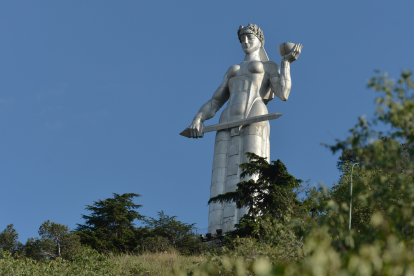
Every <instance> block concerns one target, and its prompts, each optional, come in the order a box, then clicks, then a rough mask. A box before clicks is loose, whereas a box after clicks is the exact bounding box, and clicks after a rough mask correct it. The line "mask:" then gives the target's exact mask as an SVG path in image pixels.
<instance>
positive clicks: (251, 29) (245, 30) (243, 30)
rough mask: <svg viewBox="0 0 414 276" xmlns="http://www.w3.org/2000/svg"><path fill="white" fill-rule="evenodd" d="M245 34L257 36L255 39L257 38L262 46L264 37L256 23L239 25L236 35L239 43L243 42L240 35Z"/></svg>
mask: <svg viewBox="0 0 414 276" xmlns="http://www.w3.org/2000/svg"><path fill="white" fill-rule="evenodd" d="M245 34H252V35H254V36H255V37H257V39H259V41H260V43H261V44H262V47H264V43H265V39H264V35H263V31H262V30H261V29H260V28H259V27H257V25H253V24H251V23H249V25H247V26H246V27H244V26H240V27H239V30H238V31H237V35H238V36H239V40H240V43H242V42H243V41H242V37H243V35H245Z"/></svg>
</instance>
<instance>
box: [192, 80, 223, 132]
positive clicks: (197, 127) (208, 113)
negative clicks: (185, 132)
mask: <svg viewBox="0 0 414 276" xmlns="http://www.w3.org/2000/svg"><path fill="white" fill-rule="evenodd" d="M229 97H230V91H229V87H228V78H227V73H226V74H225V75H224V78H223V80H222V81H221V84H220V86H219V87H218V88H217V90H216V92H214V94H213V97H211V99H210V100H209V101H208V102H206V103H205V104H203V106H202V107H201V108H200V110H199V111H198V113H197V115H196V116H195V117H194V119H193V122H192V124H191V125H190V126H189V127H188V129H189V132H190V136H191V137H193V138H199V137H203V135H204V133H203V128H204V124H203V122H204V121H205V120H208V119H210V118H212V117H213V116H214V115H215V114H216V112H217V111H219V109H220V108H221V107H222V106H223V105H224V104H225V103H226V102H227V100H228V99H229Z"/></svg>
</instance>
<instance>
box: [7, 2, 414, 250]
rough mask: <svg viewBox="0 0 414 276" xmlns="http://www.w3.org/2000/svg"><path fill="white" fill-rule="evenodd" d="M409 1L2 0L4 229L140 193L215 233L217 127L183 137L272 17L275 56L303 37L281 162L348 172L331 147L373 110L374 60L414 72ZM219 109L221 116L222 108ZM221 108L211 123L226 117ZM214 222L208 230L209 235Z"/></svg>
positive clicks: (310, 174)
mask: <svg viewBox="0 0 414 276" xmlns="http://www.w3.org/2000/svg"><path fill="white" fill-rule="evenodd" d="M413 10H414V2H413V1H411V0H409V1H103V0H99V1H41V0H39V1H17V0H13V1H11V0H10V1H1V3H0V35H1V41H0V70H1V71H0V129H1V135H0V210H1V213H0V231H2V230H3V229H4V228H5V227H6V225H7V224H10V223H14V226H15V228H16V229H17V231H18V233H19V234H20V241H22V242H25V241H26V240H27V238H29V237H35V236H37V231H38V229H39V226H40V225H41V223H43V222H44V221H45V220H51V221H54V222H57V223H61V224H65V225H68V226H69V227H70V228H71V229H74V228H75V227H76V223H83V221H82V219H81V214H87V213H86V211H85V210H84V208H85V205H90V204H92V203H93V201H96V200H98V199H105V198H108V197H111V196H112V193H114V192H115V193H119V194H122V193H129V192H132V193H138V194H141V195H142V197H141V198H139V199H137V200H136V201H135V202H136V203H137V204H142V205H143V207H142V208H141V209H140V210H139V211H140V213H141V214H142V215H147V216H153V217H154V216H156V211H161V210H163V211H165V213H166V214H167V215H176V216H178V219H179V220H182V221H184V222H188V223H197V226H198V227H199V228H200V229H203V228H206V227H207V216H208V207H207V200H208V198H209V189H210V177H211V166H212V159H213V148H214V133H208V134H206V135H205V137H204V138H203V139H197V140H190V139H188V138H184V137H182V136H179V133H180V132H181V131H182V130H183V129H185V128H186V127H187V126H188V125H189V124H190V123H191V121H192V118H193V117H194V115H195V114H196V113H197V111H198V109H199V108H200V106H201V105H202V104H203V103H205V102H206V101H207V100H208V99H209V98H210V97H211V95H212V94H213V92H214V91H215V89H216V88H217V87H218V85H219V84H220V81H221V79H222V77H223V75H224V73H225V72H226V71H227V69H228V68H229V67H230V66H231V65H234V64H238V63H241V62H242V61H243V58H244V53H243V51H242V49H241V47H240V43H239V41H238V39H237V29H238V27H239V25H247V24H248V23H253V24H258V26H259V27H260V28H261V29H262V30H263V32H264V35H265V39H266V44H265V49H266V51H267V54H268V55H269V58H270V60H272V61H275V62H276V63H278V64H279V65H280V59H281V57H280V54H279V52H278V50H277V48H278V46H279V44H281V43H283V42H293V43H301V44H303V45H304V48H303V51H302V54H301V56H300V57H299V59H298V60H297V61H296V62H294V63H293V64H292V67H291V73H292V82H293V85H292V91H291V94H290V98H289V100H288V101H287V102H282V101H280V100H279V99H277V98H276V99H274V100H273V101H272V102H270V103H269V105H268V108H269V112H280V113H283V114H284V115H283V116H282V117H280V118H279V119H277V120H274V121H271V136H270V141H271V159H273V160H277V159H281V160H282V162H284V163H285V164H286V166H287V168H288V170H289V172H290V173H291V174H293V175H294V176H295V177H297V178H301V179H303V180H307V179H310V180H311V183H312V184H313V183H319V182H321V181H322V182H324V183H325V185H327V186H331V185H332V184H333V183H334V182H336V181H337V179H338V177H339V172H338V170H337V169H336V161H337V158H338V155H333V154H332V153H331V152H330V151H329V150H328V149H326V148H325V147H323V146H321V145H320V143H328V144H333V143H334V139H335V138H339V139H343V138H345V137H346V136H347V131H348V130H349V129H350V128H351V127H352V126H353V125H354V124H355V123H356V122H357V117H358V116H360V115H363V114H367V115H368V116H372V114H373V112H374V109H375V106H374V104H373V100H374V98H375V93H374V92H372V91H370V90H368V89H367V88H366V82H367V79H369V78H371V77H373V76H374V75H375V74H374V72H373V70H374V69H379V70H381V71H388V72H389V73H390V75H391V76H394V77H398V75H399V74H400V72H401V71H402V70H403V69H414V55H413V53H412V51H413V49H414V45H413V44H414V36H413V26H414V24H413V23H414V20H413V16H412V12H413ZM218 114H220V113H218ZM218 117H219V116H216V117H215V118H213V119H211V120H210V121H207V122H206V125H209V124H214V123H217V121H218ZM202 231H205V230H202Z"/></svg>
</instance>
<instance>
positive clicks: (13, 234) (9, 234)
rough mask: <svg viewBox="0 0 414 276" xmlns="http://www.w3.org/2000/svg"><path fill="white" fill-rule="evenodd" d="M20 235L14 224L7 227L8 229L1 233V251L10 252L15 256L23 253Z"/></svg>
mask: <svg viewBox="0 0 414 276" xmlns="http://www.w3.org/2000/svg"><path fill="white" fill-rule="evenodd" d="M18 238H19V234H18V233H17V231H16V229H14V227H13V224H9V225H7V227H6V229H4V230H3V232H1V233H0V249H2V250H3V251H6V250H7V251H10V253H11V254H12V255H13V256H16V255H21V254H22V253H23V244H22V243H20V242H19V241H18V240H17V239H18Z"/></svg>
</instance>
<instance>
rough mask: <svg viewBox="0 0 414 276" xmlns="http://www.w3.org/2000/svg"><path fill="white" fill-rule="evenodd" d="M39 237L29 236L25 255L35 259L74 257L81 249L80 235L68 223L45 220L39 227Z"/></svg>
mask: <svg viewBox="0 0 414 276" xmlns="http://www.w3.org/2000/svg"><path fill="white" fill-rule="evenodd" d="M39 236H40V239H39V238H29V239H28V240H27V242H26V244H25V246H24V250H25V256H26V257H30V258H32V259H35V260H43V259H44V258H50V259H57V258H64V259H68V260H70V259H72V258H73V257H74V255H76V254H77V253H78V251H79V250H80V246H81V245H80V242H79V237H78V236H77V235H76V234H75V233H74V232H72V231H70V230H69V227H68V226H66V225H62V224H58V223H55V222H50V221H49V220H48V221H45V222H44V223H43V224H42V225H41V226H40V227H39Z"/></svg>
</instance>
